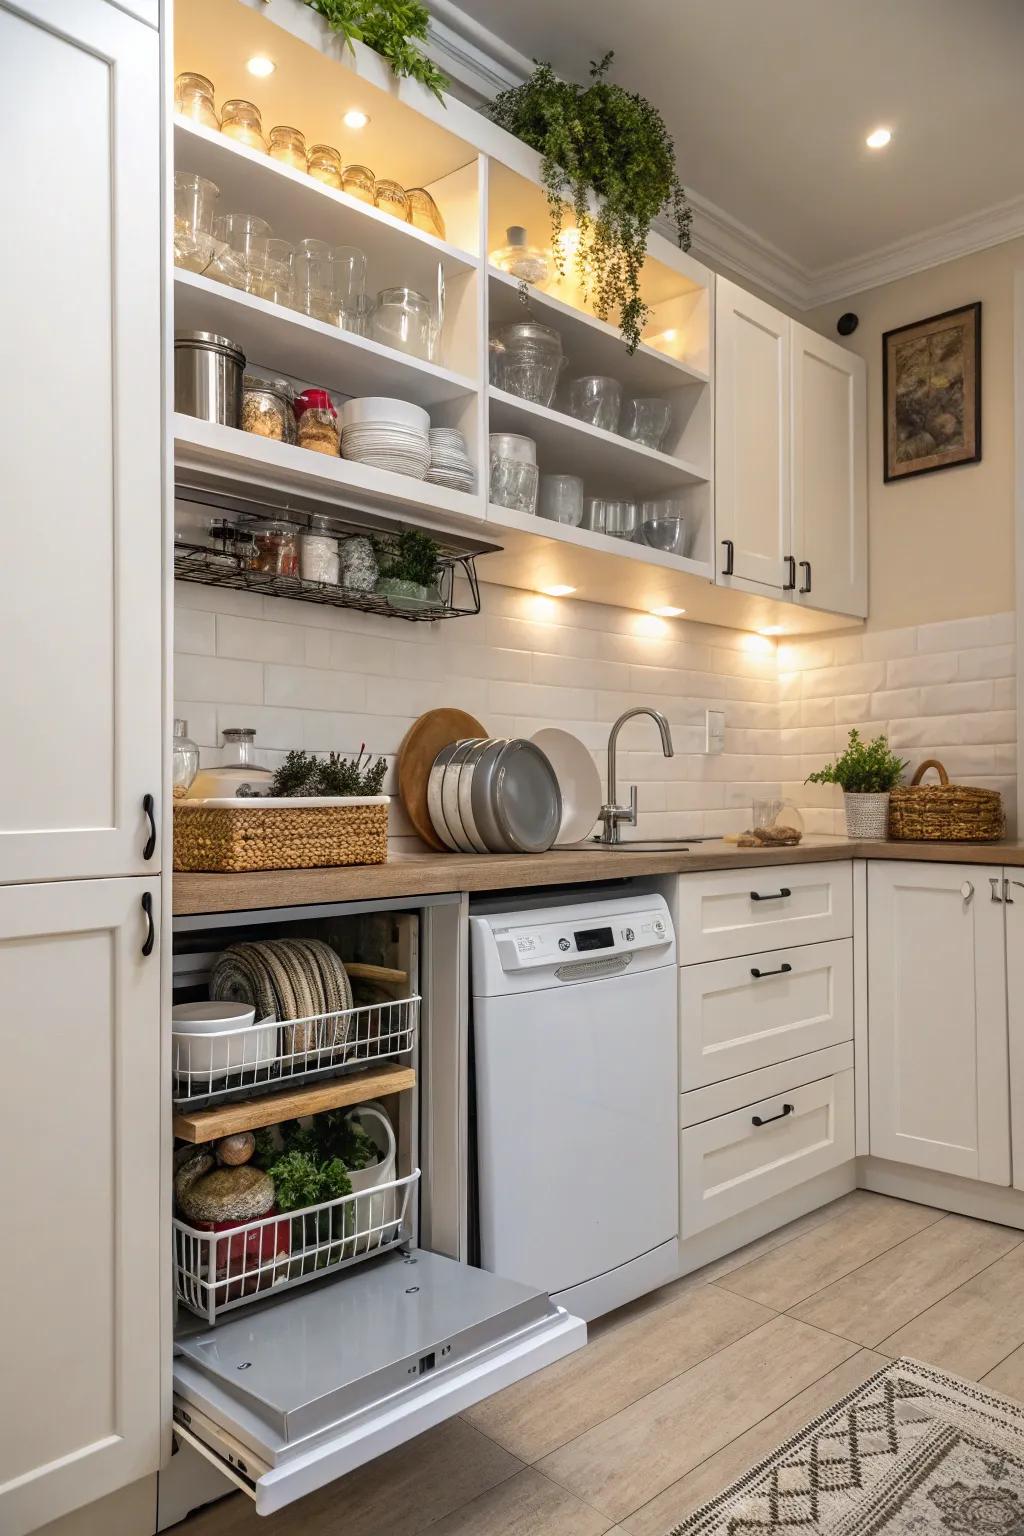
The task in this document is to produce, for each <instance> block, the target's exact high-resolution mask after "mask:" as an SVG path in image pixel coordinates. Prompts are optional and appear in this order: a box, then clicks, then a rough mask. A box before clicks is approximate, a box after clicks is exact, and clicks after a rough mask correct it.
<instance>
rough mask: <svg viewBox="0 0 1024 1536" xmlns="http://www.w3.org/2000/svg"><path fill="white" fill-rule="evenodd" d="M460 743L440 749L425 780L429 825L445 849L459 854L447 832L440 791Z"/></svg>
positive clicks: (455, 844)
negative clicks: (445, 773) (446, 770)
mask: <svg viewBox="0 0 1024 1536" xmlns="http://www.w3.org/2000/svg"><path fill="white" fill-rule="evenodd" d="M462 745H463V743H462V742H461V741H451V742H449V743H448V745H447V746H446V747H442V748H441V750H440V752H439V753H438V754H437V756H436V757H435V758H434V765H433V767H432V768H431V770H430V774H429V776H428V778H427V811H428V813H429V815H430V821H431V825H432V826H433V828H434V831H435V832H436V833H437V835H438V837H439V838H440V839H441V841H442V843H444V845H445V847H446V848H449V849H451V851H452V853H458V852H459V845H458V843H457V842H456V841H455V839H454V837H453V836H452V834H451V832H449V830H448V823H447V822H446V821H445V819H444V804H443V802H442V798H441V789H442V786H443V784H444V771H445V769H446V768H447V766H448V764H449V763H450V762H451V760H452V756H453V754H454V753H455V752H456V751H457V749H458V748H459V747H461V746H462Z"/></svg>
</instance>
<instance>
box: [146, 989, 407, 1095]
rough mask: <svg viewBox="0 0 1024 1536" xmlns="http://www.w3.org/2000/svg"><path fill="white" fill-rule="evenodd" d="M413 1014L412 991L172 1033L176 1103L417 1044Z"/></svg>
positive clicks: (348, 1067)
mask: <svg viewBox="0 0 1024 1536" xmlns="http://www.w3.org/2000/svg"><path fill="white" fill-rule="evenodd" d="M419 1016H420V998H419V995H418V994H416V995H414V996H412V997H403V998H397V999H395V1000H393V1001H390V1002H384V1003H367V1004H364V1005H363V1006H362V1007H359V1008H344V1009H341V1010H340V1011H339V1012H337V1013H321V1014H313V1015H311V1016H310V1017H309V1018H304V1019H288V1020H287V1021H283V1022H279V1021H278V1020H276V1019H270V1020H265V1021H262V1022H260V1023H257V1024H249V1025H246V1026H244V1027H243V1028H241V1029H225V1030H218V1031H216V1032H215V1033H211V1034H199V1035H191V1034H175V1035H174V1041H173V1058H172V1062H173V1065H172V1070H173V1074H174V1104H175V1107H176V1108H177V1109H205V1108H207V1107H208V1106H210V1105H211V1104H223V1103H229V1102H230V1101H231V1100H233V1099H239V1098H242V1099H246V1098H252V1097H253V1096H254V1095H257V1094H260V1093H273V1092H275V1091H276V1090H278V1089H281V1088H288V1087H293V1086H294V1087H298V1086H300V1085H301V1084H304V1083H311V1082H316V1081H318V1080H320V1079H322V1078H327V1077H340V1076H343V1075H345V1074H346V1073H349V1072H357V1071H361V1070H362V1069H363V1068H364V1067H368V1066H372V1065H373V1064H374V1063H376V1062H382V1061H391V1060H393V1059H394V1058H395V1057H397V1056H407V1055H408V1054H409V1053H410V1052H411V1051H412V1050H413V1048H414V1046H415V1044H416V1035H417V1030H418V1027H419Z"/></svg>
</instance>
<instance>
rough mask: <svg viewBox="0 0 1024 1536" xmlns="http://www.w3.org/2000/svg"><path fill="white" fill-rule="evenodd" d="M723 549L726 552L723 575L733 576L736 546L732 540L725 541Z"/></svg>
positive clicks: (723, 541)
mask: <svg viewBox="0 0 1024 1536" xmlns="http://www.w3.org/2000/svg"><path fill="white" fill-rule="evenodd" d="M722 548H723V549H724V550H725V564H724V565H723V567H722V575H723V576H731V575H732V574H733V566H734V564H735V559H736V546H735V544H734V543H733V541H732V539H723V540H722Z"/></svg>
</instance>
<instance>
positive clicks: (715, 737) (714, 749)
mask: <svg viewBox="0 0 1024 1536" xmlns="http://www.w3.org/2000/svg"><path fill="white" fill-rule="evenodd" d="M704 751H705V752H709V753H711V754H717V753H719V752H724V751H725V711H724V710H723V709H706V710H705V711H704Z"/></svg>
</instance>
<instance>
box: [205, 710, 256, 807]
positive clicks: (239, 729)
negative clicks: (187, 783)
mask: <svg viewBox="0 0 1024 1536" xmlns="http://www.w3.org/2000/svg"><path fill="white" fill-rule="evenodd" d="M221 735H222V736H223V738H224V746H223V749H222V750H221V761H220V766H219V767H218V768H203V769H201V770H200V771H199V773H198V774H197V775H196V778H195V780H194V781H193V784H192V795H191V796H190V798H201V799H213V798H215V799H229V800H232V799H234V798H235V796H236V795H237V793H238V790H239V787H240V786H241V785H242V784H249V785H251V786H252V788H253V789H255V790H258V791H260V792H261V793H262V794H266V793H267V790H268V789H269V787H270V783H271V780H272V779H273V777H274V775H273V774H272V773H271V771H270V769H269V768H261V767H260V765H259V763H258V762H257V761H256V732H255V730H254V729H253V728H252V726H249V725H238V726H228V727H226V728H225V729H224V730H222V731H221Z"/></svg>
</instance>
